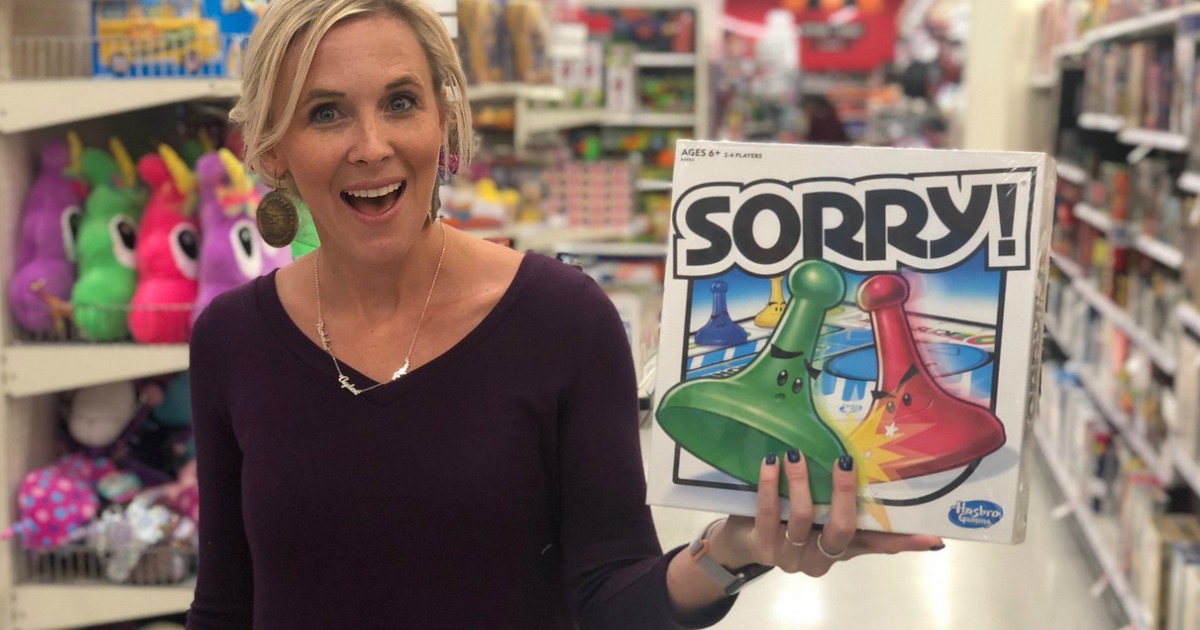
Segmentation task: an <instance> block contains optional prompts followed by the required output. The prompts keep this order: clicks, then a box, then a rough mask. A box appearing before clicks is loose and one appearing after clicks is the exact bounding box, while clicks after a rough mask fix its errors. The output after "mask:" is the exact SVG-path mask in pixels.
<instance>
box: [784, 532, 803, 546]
mask: <svg viewBox="0 0 1200 630" xmlns="http://www.w3.org/2000/svg"><path fill="white" fill-rule="evenodd" d="M783 537H784V538H786V539H787V541H788V544H789V545H791V546H793V547H803V546H804V545H807V544H808V541H807V540H802V541H800V542H796V541H794V540H792V534H791V533H790V532H788V530H787V528H784V530H783Z"/></svg>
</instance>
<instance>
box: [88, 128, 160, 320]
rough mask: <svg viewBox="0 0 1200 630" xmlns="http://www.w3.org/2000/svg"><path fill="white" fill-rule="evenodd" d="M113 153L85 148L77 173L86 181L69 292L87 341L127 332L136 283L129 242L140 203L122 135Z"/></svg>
mask: <svg viewBox="0 0 1200 630" xmlns="http://www.w3.org/2000/svg"><path fill="white" fill-rule="evenodd" d="M109 147H110V149H111V151H112V155H111V156H110V155H109V154H107V153H105V152H103V151H100V150H97V149H85V150H84V152H83V157H82V164H81V171H82V172H81V173H79V174H78V175H79V176H80V177H82V178H83V179H84V180H86V181H87V183H88V184H89V185H90V186H91V192H90V193H89V194H88V198H87V201H86V203H85V204H84V211H83V219H82V221H81V222H80V224H79V244H78V248H79V280H78V281H77V282H76V283H75V288H74V290H73V291H72V292H71V302H72V304H73V306H74V318H75V325H76V328H77V329H78V330H79V333H80V334H81V335H82V336H83V337H84V338H85V339H89V340H91V341H120V340H123V339H128V338H129V326H128V324H127V323H126V322H127V319H128V311H129V302H130V300H131V299H132V298H133V293H134V291H135V290H136V288H137V272H136V271H135V262H134V245H135V244H136V241H137V228H138V221H139V219H140V218H141V214H142V209H143V207H144V206H145V198H144V193H143V191H142V190H141V189H140V188H139V187H138V185H137V173H136V170H135V169H134V165H133V160H132V159H131V158H130V157H129V153H128V152H127V151H126V150H125V146H124V145H122V144H121V141H120V140H118V139H116V138H112V139H111V140H109Z"/></svg>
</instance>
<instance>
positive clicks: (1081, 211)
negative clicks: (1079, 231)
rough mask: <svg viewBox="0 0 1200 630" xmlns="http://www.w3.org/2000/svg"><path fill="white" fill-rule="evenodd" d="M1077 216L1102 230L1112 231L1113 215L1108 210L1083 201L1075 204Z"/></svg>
mask: <svg viewBox="0 0 1200 630" xmlns="http://www.w3.org/2000/svg"><path fill="white" fill-rule="evenodd" d="M1075 218H1076V219H1079V220H1080V221H1083V222H1084V223H1086V224H1088V225H1090V226H1092V227H1094V228H1096V229H1097V230H1100V231H1101V232H1105V233H1107V232H1111V231H1112V227H1113V220H1112V217H1111V216H1109V214H1108V213H1107V212H1103V211H1101V210H1099V209H1097V208H1094V207H1092V206H1091V205H1089V204H1086V203H1083V202H1082V201H1081V202H1079V203H1077V204H1075Z"/></svg>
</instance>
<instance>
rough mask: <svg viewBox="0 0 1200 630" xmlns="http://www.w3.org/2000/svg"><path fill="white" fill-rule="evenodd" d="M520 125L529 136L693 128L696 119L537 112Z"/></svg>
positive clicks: (644, 114)
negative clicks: (569, 131) (597, 130)
mask: <svg viewBox="0 0 1200 630" xmlns="http://www.w3.org/2000/svg"><path fill="white" fill-rule="evenodd" d="M523 124H524V125H525V133H528V134H535V133H544V132H549V131H562V130H565V129H573V128H575V127H588V126H592V125H600V126H603V127H665V128H671V127H692V126H694V125H695V124H696V115H695V114H686V113H685V114H674V113H656V112H633V113H620V112H610V111H607V110H603V109H560V110H538V111H535V112H531V113H530V116H529V121H528V122H526V123H523Z"/></svg>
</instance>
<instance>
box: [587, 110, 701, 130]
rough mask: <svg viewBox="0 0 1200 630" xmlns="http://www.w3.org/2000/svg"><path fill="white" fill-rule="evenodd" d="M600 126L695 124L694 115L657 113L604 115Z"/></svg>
mask: <svg viewBox="0 0 1200 630" xmlns="http://www.w3.org/2000/svg"><path fill="white" fill-rule="evenodd" d="M600 124H602V125H604V126H606V127H666V128H670V127H691V126H694V125H695V124H696V115H695V114H688V113H683V114H676V113H657V112H634V113H632V114H615V113H614V114H607V115H605V116H604V117H603V118H602V119H601V121H600Z"/></svg>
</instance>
